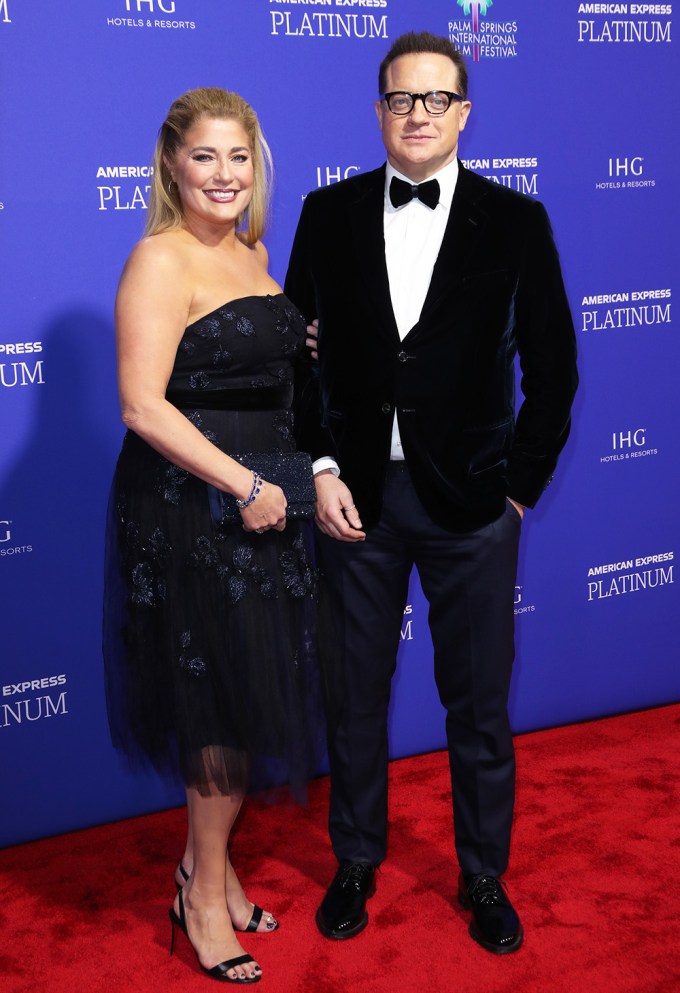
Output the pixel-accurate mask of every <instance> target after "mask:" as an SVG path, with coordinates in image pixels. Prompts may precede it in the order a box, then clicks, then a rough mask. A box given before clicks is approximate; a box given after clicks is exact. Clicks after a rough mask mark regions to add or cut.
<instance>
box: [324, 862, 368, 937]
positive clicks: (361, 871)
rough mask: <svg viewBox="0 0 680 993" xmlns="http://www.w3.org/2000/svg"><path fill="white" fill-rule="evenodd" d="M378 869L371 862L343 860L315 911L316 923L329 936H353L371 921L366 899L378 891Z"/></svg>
mask: <svg viewBox="0 0 680 993" xmlns="http://www.w3.org/2000/svg"><path fill="white" fill-rule="evenodd" d="M374 880H375V869H374V868H373V866H372V865H371V863H370V862H348V861H343V862H341V863H340V868H339V869H338V871H337V872H336V874H335V878H334V879H333V882H332V883H331V885H330V886H329V887H328V891H327V893H326V896H325V897H324V898H323V902H322V904H321V906H320V907H319V909H318V910H317V912H316V924H317V927H318V929H319V931H321V934H323V935H325V937H326V938H333V939H335V940H336V941H342V940H343V939H344V938H353V937H354V935H355V934H359V932H360V931H363V929H364V928H365V927H366V925H367V924H368V914H367V912H366V901H367V900H368V898H369V897H370V896H373V894H374V893H375V881H374Z"/></svg>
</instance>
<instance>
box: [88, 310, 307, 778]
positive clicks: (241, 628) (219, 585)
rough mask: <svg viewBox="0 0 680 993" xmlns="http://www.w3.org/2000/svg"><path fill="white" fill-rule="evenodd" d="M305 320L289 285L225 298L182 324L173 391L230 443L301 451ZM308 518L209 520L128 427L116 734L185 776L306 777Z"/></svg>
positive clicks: (177, 473)
mask: <svg viewBox="0 0 680 993" xmlns="http://www.w3.org/2000/svg"><path fill="white" fill-rule="evenodd" d="M304 340H305V324H304V321H303V319H302V317H301V316H300V314H299V312H298V311H297V310H296V309H295V308H294V307H293V306H292V305H291V304H290V302H289V301H288V300H287V299H286V297H285V296H283V294H279V295H276V296H264V297H260V296H250V297H243V298H240V299H237V300H232V301H231V302H230V303H228V304H225V305H224V306H223V307H220V308H219V309H217V310H215V311H214V312H212V313H211V314H207V315H206V316H205V317H202V318H201V319H200V320H198V321H196V322H195V323H193V324H191V325H190V326H189V327H188V328H187V329H186V331H185V332H184V334H183V336H182V340H181V342H180V344H179V347H178V349H177V356H176V359H175V365H174V368H173V371H172V375H171V377H170V381H169V384H168V390H167V396H168V399H170V400H171V401H172V402H173V403H174V404H175V405H176V406H178V407H179V408H180V409H181V410H182V412H183V414H184V415H185V416H186V417H187V418H188V419H189V420H190V421H191V422H192V424H194V425H195V426H196V428H197V429H198V430H199V431H200V432H201V433H202V434H203V435H205V437H206V438H208V439H209V440H210V441H212V442H213V444H215V445H217V446H218V448H220V449H221V450H222V451H224V452H227V453H229V452H232V453H239V452H240V453H243V452H254V451H274V450H278V451H290V450H292V449H294V447H295V442H294V439H293V430H292V428H293V415H292V412H291V410H290V403H291V399H292V385H293V365H294V361H295V358H296V356H297V355H298V354H299V353H300V352H301V350H302V349H303V348H304ZM312 527H313V524H312V522H309V521H304V522H294V521H289V522H288V523H287V525H286V528H285V530H284V531H283V532H281V533H279V532H277V531H268V532H265V533H264V534H262V535H257V534H251V533H247V532H245V531H244V530H243V528H242V527H241V526H240V524H231V525H216V524H215V523H214V522H213V519H212V517H211V514H210V508H209V503H208V493H207V487H206V484H205V483H204V482H203V481H202V480H200V479H198V478H197V477H196V476H193V475H192V474H191V473H189V472H187V471H185V470H184V469H180V468H178V467H177V466H175V465H173V464H172V463H170V462H169V461H167V459H165V458H163V456H161V455H160V454H159V453H158V452H157V451H156V450H155V449H153V448H151V447H150V446H149V445H147V444H146V443H145V442H144V441H142V439H141V438H139V437H138V436H137V435H136V434H134V433H133V432H132V431H128V433H127V434H126V436H125V439H124V441H123V447H122V451H121V454H120V457H119V459H118V464H117V467H116V473H115V477H114V481H113V487H112V493H111V500H110V504H109V516H108V525H107V554H106V585H105V598H104V659H105V671H106V689H107V707H108V714H109V723H110V727H111V735H112V739H113V743H114V745H115V746H116V748H117V749H119V750H121V751H122V752H124V753H125V754H126V755H127V756H128V758H129V759H130V760H132V761H133V762H134V761H135V760H138V761H139V760H143V761H146V762H148V763H150V764H151V765H152V766H153V767H155V768H156V769H157V770H158V771H159V772H161V773H163V774H167V773H169V772H174V773H178V774H179V775H180V776H181V778H182V779H183V780H184V782H185V783H186V784H187V785H188V786H193V787H196V788H198V789H199V790H201V791H202V792H205V791H206V788H207V786H208V784H209V783H213V782H214V783H216V784H217V786H218V788H219V789H220V790H221V791H222V792H223V793H233V792H237V793H238V792H244V791H245V790H246V789H248V788H261V787H263V786H268V785H273V784H275V783H280V782H283V781H287V782H289V783H292V784H293V785H299V784H301V783H302V782H303V781H304V780H306V779H307V778H309V776H310V775H311V774H312V773H313V772H314V770H315V768H316V767H317V764H318V761H319V758H320V754H321V752H322V751H323V743H324V740H325V734H324V731H323V720H322V709H323V708H322V693H321V686H322V676H321V669H320V662H319V657H318V650H317V634H316V632H317V627H318V609H319V596H318V577H317V572H316V569H315V566H314V562H313V550H312Z"/></svg>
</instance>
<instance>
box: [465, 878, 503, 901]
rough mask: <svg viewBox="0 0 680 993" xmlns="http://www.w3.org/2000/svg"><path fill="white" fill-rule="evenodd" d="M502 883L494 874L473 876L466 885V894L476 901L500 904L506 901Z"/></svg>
mask: <svg viewBox="0 0 680 993" xmlns="http://www.w3.org/2000/svg"><path fill="white" fill-rule="evenodd" d="M503 885H504V884H503V883H502V882H501V881H500V880H498V879H496V878H495V877H494V876H475V877H474V879H473V880H472V881H471V882H470V885H469V886H468V896H469V897H470V899H471V900H474V901H475V902H476V903H482V904H488V905H496V906H498V905H502V904H505V903H507V902H508V898H507V897H506V895H505V893H504V892H503Z"/></svg>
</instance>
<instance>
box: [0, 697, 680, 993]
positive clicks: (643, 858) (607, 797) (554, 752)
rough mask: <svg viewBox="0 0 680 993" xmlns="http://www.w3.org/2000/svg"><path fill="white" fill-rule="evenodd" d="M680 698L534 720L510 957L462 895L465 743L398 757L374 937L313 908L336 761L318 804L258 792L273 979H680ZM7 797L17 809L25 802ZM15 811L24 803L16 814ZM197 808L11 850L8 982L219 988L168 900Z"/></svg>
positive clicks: (5, 912)
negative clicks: (335, 930) (459, 860)
mask: <svg viewBox="0 0 680 993" xmlns="http://www.w3.org/2000/svg"><path fill="white" fill-rule="evenodd" d="M679 729H680V706H672V707H664V708H661V709H659V710H653V711H647V712H644V713H639V714H632V715H628V716H624V717H616V718H612V719H609V720H604V721H598V722H594V723H590V724H582V725H578V726H574V727H567V728H560V729H557V730H553V731H541V732H538V733H535V734H530V735H524V736H522V737H519V738H518V739H517V746H518V804H517V820H516V827H515V835H514V848H513V858H512V867H511V871H510V872H509V873H508V875H507V882H508V884H509V887H510V894H511V896H512V898H513V901H514V902H515V904H516V906H517V907H518V908H519V910H520V913H521V915H522V919H523V922H524V925H525V932H526V936H525V943H524V946H523V947H522V948H521V949H520V951H519V952H517V953H516V954H514V955H509V956H502V957H500V956H494V955H491V954H489V953H488V952H485V951H484V950H483V949H481V948H479V947H478V946H477V945H475V944H474V943H473V942H472V941H471V939H470V938H469V937H468V936H467V923H468V915H467V914H465V913H464V912H463V911H462V910H460V909H459V908H458V907H457V905H456V904H455V902H454V901H453V899H452V898H453V894H454V883H455V878H456V871H455V868H454V863H453V858H452V839H451V829H450V808H449V786H448V770H447V761H446V757H445V755H444V754H443V753H436V754H433V755H425V756H420V757H417V758H413V759H406V760H403V761H400V762H396V763H393V765H392V794H391V803H392V813H391V824H392V832H391V837H390V846H391V847H390V854H389V857H388V860H387V862H386V863H385V864H384V866H383V868H382V871H381V872H380V874H379V878H378V891H377V894H376V896H375V897H374V898H373V899H372V900H371V901H370V903H369V912H370V918H371V920H370V924H369V927H368V928H367V929H366V931H364V932H363V934H361V935H360V936H359V937H357V938H355V939H354V940H352V941H348V942H338V943H333V942H330V941H327V940H326V939H324V938H322V937H321V936H320V935H319V934H318V933H317V932H316V929H315V926H314V923H313V916H314V911H315V908H316V906H317V904H318V902H319V900H320V899H321V896H322V893H323V889H324V886H325V885H326V883H327V882H328V881H329V880H330V878H331V876H332V874H333V871H334V861H333V858H332V856H331V853H330V851H329V848H328V844H327V840H326V830H325V816H326V796H327V789H328V784H327V782H326V781H325V780H321V781H319V782H317V783H314V784H313V786H312V789H311V799H310V806H309V808H308V809H304V810H300V809H298V808H295V807H292V806H285V807H281V806H264V805H260V804H257V803H253V802H252V801H251V803H250V804H249V806H248V809H247V811H246V812H245V814H244V816H243V818H242V820H241V821H240V825H239V830H238V833H237V836H236V838H235V841H234V849H233V859H234V863H235V864H236V866H237V868H238V869H239V871H240V874H241V878H242V879H243V881H244V882H245V884H246V889H247V891H248V892H249V894H250V896H251V898H252V899H254V900H256V901H257V902H258V903H263V904H265V905H266V906H268V907H270V908H271V909H272V910H274V911H275V912H276V914H277V916H278V917H279V919H280V920H281V921H282V926H281V929H280V930H279V931H277V932H275V933H274V934H270V935H257V936H254V937H253V936H249V937H248V940H247V941H244V942H243V943H244V944H245V947H246V948H247V949H248V950H249V951H250V952H251V953H253V954H254V955H255V956H256V957H257V959H258V960H259V962H260V964H261V966H262V968H263V972H264V978H263V980H262V982H261V983H260V985H259V986H258V987H257V989H258V990H262V991H266V990H269V991H271V993H298V991H299V993H302V991H305V993H309V991H313V993H346V991H352V993H353V991H361V993H416V991H417V993H421V991H426V990H427V991H433V993H582V991H583V993H677V990H678V989H680V956H679V955H678V948H677V945H678V936H677V933H678V925H679V923H680V859H679V857H678V856H679V855H680V750H679V746H678V731H679ZM5 816H8V812H7V810H5ZM9 816H11V813H10V814H9ZM183 830H184V812H183V811H182V810H171V811H167V812H165V813H161V814H154V815H151V816H149V817H143V818H139V819H137V820H134V821H126V822H122V823H118V824H114V825H109V826H105V827H100V828H94V829H91V830H88V831H82V832H78V833H75V834H71V835H63V836H60V837H57V838H51V839H48V840H46V841H41V842H36V843H33V844H30V845H23V846H19V847H16V848H13V849H7V850H5V851H4V852H2V853H0V989H2V991H3V993H29V991H31V993H33V991H42V990H46V991H47V990H49V991H51V993H67V991H68V993H92V991H98V990H101V991H102V993H104V991H106V993H111V991H114V993H118V991H125V993H127V991H137V990H139V991H144V993H156V991H158V993H161V991H163V993H168V991H170V993H174V991H177V993H193V991H199V990H202V991H206V990H210V989H216V988H217V987H216V984H215V982H214V980H211V979H210V978H208V977H206V976H204V975H202V974H201V973H200V972H199V971H198V967H197V965H196V962H195V959H194V957H193V953H192V952H191V951H190V949H189V946H188V944H187V942H186V941H185V940H184V938H183V936H181V935H180V942H179V954H176V955H175V957H174V958H173V959H170V958H169V956H168V942H169V937H170V933H169V932H170V926H169V921H168V914H167V908H168V906H169V905H170V902H171V900H172V898H173V884H172V873H173V869H174V865H175V863H176V861H177V859H178V857H179V854H180V853H181V848H182V842H183Z"/></svg>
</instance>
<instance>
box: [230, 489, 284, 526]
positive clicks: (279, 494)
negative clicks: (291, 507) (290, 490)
mask: <svg viewBox="0 0 680 993" xmlns="http://www.w3.org/2000/svg"><path fill="white" fill-rule="evenodd" d="M286 506H287V501H286V498H285V496H284V493H283V490H282V489H281V487H280V486H276V485H275V484H274V483H268V482H267V481H266V479H264V480H262V485H261V487H260V492H259V493H258V494H257V496H256V497H255V499H254V500H253V502H252V503H249V504H248V506H247V507H244V508H243V510H242V511H241V518H242V520H243V530H244V531H254V532H255V534H264V532H265V531H270V530H271V529H272V528H273V529H274V530H276V531H283V529H284V528H285V526H286Z"/></svg>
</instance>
